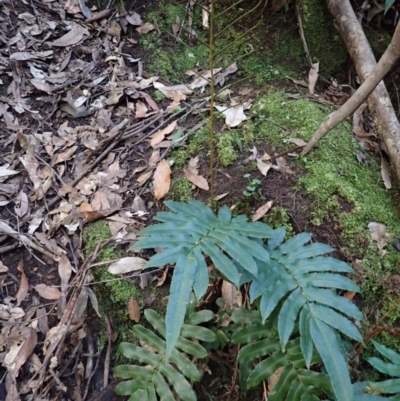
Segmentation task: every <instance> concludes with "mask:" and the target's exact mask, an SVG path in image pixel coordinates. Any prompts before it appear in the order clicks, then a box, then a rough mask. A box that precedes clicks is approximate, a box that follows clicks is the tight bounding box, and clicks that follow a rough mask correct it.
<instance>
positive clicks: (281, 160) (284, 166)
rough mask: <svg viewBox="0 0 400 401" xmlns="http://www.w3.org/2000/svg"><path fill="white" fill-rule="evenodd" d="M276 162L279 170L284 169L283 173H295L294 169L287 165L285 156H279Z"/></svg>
mask: <svg viewBox="0 0 400 401" xmlns="http://www.w3.org/2000/svg"><path fill="white" fill-rule="evenodd" d="M276 164H277V166H278V170H279V171H282V172H283V173H286V174H294V172H293V170H292V169H291V168H289V167H288V166H287V164H286V160H285V158H284V157H277V158H276Z"/></svg>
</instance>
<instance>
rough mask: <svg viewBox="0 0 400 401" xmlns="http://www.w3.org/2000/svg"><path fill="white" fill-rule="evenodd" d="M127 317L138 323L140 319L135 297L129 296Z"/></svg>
mask: <svg viewBox="0 0 400 401" xmlns="http://www.w3.org/2000/svg"><path fill="white" fill-rule="evenodd" d="M128 313H129V319H131V320H133V321H134V322H136V323H138V322H139V320H140V307H139V304H138V301H137V300H136V298H135V297H130V298H129V302H128Z"/></svg>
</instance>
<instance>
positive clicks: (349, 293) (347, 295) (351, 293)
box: [343, 291, 357, 301]
mask: <svg viewBox="0 0 400 401" xmlns="http://www.w3.org/2000/svg"><path fill="white" fill-rule="evenodd" d="M356 294H357V293H356V292H354V291H347V292H346V293H345V294H344V295H343V297H344V298H346V299H349V300H350V301H351V300H352V299H353V298H354V297H355V295H356Z"/></svg>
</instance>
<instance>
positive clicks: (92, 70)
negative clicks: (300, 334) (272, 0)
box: [0, 0, 400, 401]
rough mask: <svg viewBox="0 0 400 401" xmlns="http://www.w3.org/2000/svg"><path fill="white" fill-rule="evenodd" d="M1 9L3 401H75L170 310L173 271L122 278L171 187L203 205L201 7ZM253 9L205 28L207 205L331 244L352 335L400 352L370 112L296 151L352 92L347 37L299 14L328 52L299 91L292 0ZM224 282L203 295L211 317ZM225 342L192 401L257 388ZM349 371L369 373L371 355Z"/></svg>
mask: <svg viewBox="0 0 400 401" xmlns="http://www.w3.org/2000/svg"><path fill="white" fill-rule="evenodd" d="M80 3H81V2H80ZM310 4H313V2H312V1H310ZM2 5H3V8H2V9H0V39H1V40H0V42H1V43H2V44H1V45H0V115H1V116H2V118H1V119H0V143H1V146H2V149H3V151H2V153H1V155H0V164H1V165H0V206H1V209H0V218H1V221H0V234H1V243H0V290H1V292H0V296H1V298H0V320H1V322H2V324H1V325H0V329H1V331H0V361H1V363H2V367H1V368H0V378H1V377H4V378H7V379H4V380H2V379H0V400H1V399H2V397H3V398H4V399H5V395H6V394H7V397H9V398H7V400H8V399H14V400H18V399H27V398H26V397H29V396H32V394H34V396H33V397H34V399H35V400H39V399H43V400H44V399H58V400H63V399H65V400H84V399H86V398H88V397H89V396H90V395H91V394H92V393H93V392H94V391H99V390H100V389H101V388H102V387H103V385H104V384H107V381H108V380H109V381H110V382H113V381H114V379H113V377H112V366H114V365H115V364H118V363H121V362H124V358H123V357H122V355H121V354H119V351H118V344H119V343H120V342H121V341H135V339H134V338H133V334H132V333H131V327H132V325H133V324H134V322H138V321H140V322H141V323H142V321H143V315H142V312H143V310H144V309H146V308H153V309H156V310H158V311H160V312H161V313H162V312H163V310H165V305H166V301H167V299H168V283H169V278H170V273H171V272H170V270H171V269H168V268H165V269H163V270H157V271H152V272H150V273H142V272H141V268H142V267H143V265H140V262H138V263H139V264H138V265H137V266H134V267H133V268H132V266H131V270H129V271H128V273H127V270H126V266H125V265H123V260H124V257H125V256H136V257H138V258H141V260H143V261H145V260H146V259H148V257H149V254H148V253H138V252H135V253H133V252H127V249H128V247H129V244H131V243H132V242H133V241H135V240H136V239H137V233H138V232H139V231H140V229H142V228H143V227H145V226H147V225H149V224H151V223H152V222H153V217H154V216H155V215H156V213H157V212H158V211H161V210H165V209H166V208H165V206H164V205H163V201H164V200H166V199H172V200H176V201H181V202H187V201H190V200H192V199H198V200H201V201H203V202H205V203H207V202H208V201H209V196H210V190H209V186H210V171H209V158H210V151H209V140H208V138H209V119H208V115H209V109H208V104H209V103H208V102H209V99H208V90H209V87H208V83H207V81H206V80H204V79H203V80H202V79H199V74H200V75H203V76H207V74H209V66H208V54H209V52H208V49H207V46H205V44H204V41H205V40H206V39H207V35H206V29H205V28H204V26H203V25H204V24H205V22H204V20H202V12H201V8H200V7H199V6H198V5H196V4H194V3H193V14H194V18H193V21H191V22H190V18H188V11H187V9H186V8H185V7H186V4H184V3H182V4H178V3H171V4H162V3H153V4H148V3H147V2H139V1H134V2H132V3H131V4H125V6H122V5H118V6H114V8H113V9H112V10H110V12H109V14H108V15H104V16H103V18H99V19H93V20H92V21H90V17H89V15H85V16H84V15H83V14H85V13H86V12H88V11H85V13H82V10H81V8H80V7H79V5H78V2H77V3H75V2H67V3H65V4H64V2H62V1H60V2H58V1H51V2H48V1H41V0H37V1H34V2H31V3H25V2H18V3H17V2H12V1H11V2H8V1H3V3H2ZM93 5H95V6H97V9H98V10H102V9H104V8H105V5H101V4H93ZM240 7H242V8H240ZM253 7H254V9H253ZM262 9H263V5H259V6H256V5H255V4H253V5H252V4H251V2H249V3H244V4H243V5H241V6H236V7H233V8H232V9H231V10H230V11H229V12H228V13H227V14H225V15H224V16H222V17H221V18H219V19H218V18H217V19H216V22H215V27H216V31H217V33H221V35H219V37H218V39H216V41H215V43H214V51H215V53H217V56H216V57H215V60H214V67H215V68H217V69H218V70H217V71H216V79H217V82H218V85H217V90H218V91H219V92H220V93H219V95H218V96H217V105H218V107H219V108H218V110H219V114H218V115H217V119H216V130H215V149H216V155H217V156H216V157H217V158H216V166H215V191H216V193H215V195H216V199H217V200H218V207H221V206H222V205H227V206H228V207H229V208H230V210H231V211H232V213H234V214H235V215H238V214H245V215H247V216H248V217H249V219H253V220H254V221H255V220H259V221H263V222H265V223H267V224H269V225H270V226H272V227H273V228H277V227H280V226H284V227H285V228H286V230H287V236H288V237H290V236H292V235H294V234H297V233H301V232H309V233H312V235H313V237H312V240H313V241H314V242H322V243H325V244H329V245H330V246H332V247H333V248H334V249H335V250H336V251H335V252H334V255H333V256H335V257H337V258H339V259H341V260H344V261H346V262H347V263H349V264H350V265H351V266H352V267H353V268H354V270H355V272H356V274H354V277H352V278H353V280H355V281H356V283H357V284H358V285H359V286H360V288H361V294H354V295H353V296H352V301H353V302H355V303H356V304H357V305H358V306H359V307H360V308H361V309H362V311H363V313H364V315H365V317H366V323H365V324H364V326H363V327H362V331H363V333H364V334H365V335H367V334H368V333H370V332H371V331H373V330H375V331H378V332H379V333H380V334H379V335H378V336H377V337H376V338H377V339H379V341H381V342H382V343H384V344H386V345H387V346H389V347H391V348H392V349H395V350H397V351H400V344H399V343H398V341H397V340H396V339H395V338H394V337H392V336H391V335H390V334H388V333H387V332H386V331H387V330H386V328H387V327H388V328H391V329H394V330H397V329H399V321H400V320H399V319H400V303H399V302H398V300H399V291H398V284H399V282H400V254H399V249H398V248H400V246H397V242H396V237H397V236H400V214H399V208H398V205H399V187H398V184H397V183H395V181H394V176H393V174H392V173H391V172H390V163H389V161H388V159H387V155H386V153H385V150H384V149H383V148H382V146H383V145H382V143H381V142H380V141H379V139H378V138H376V136H375V134H374V131H373V127H372V125H371V119H370V116H369V112H368V109H364V110H363V111H362V112H361V113H359V115H358V116H357V117H358V119H357V118H356V119H353V121H352V122H346V123H343V124H341V125H340V126H339V127H338V128H337V129H335V130H334V131H333V132H331V133H329V134H328V135H327V137H326V138H325V139H324V140H322V141H321V143H320V144H319V146H318V147H317V149H315V150H314V151H313V152H312V153H310V154H309V155H307V156H306V157H302V156H301V155H300V150H301V146H303V145H304V143H305V142H306V141H307V140H308V139H309V138H310V137H311V136H312V134H313V133H314V132H315V130H316V129H317V128H318V126H319V124H320V123H321V122H322V120H323V119H324V117H325V116H326V115H327V114H328V113H329V112H330V111H331V110H334V109H336V108H337V107H338V106H339V105H341V104H342V103H343V102H344V101H345V100H346V99H347V98H348V97H349V92H350V91H349V87H355V86H356V78H355V76H354V73H353V70H352V68H351V66H350V63H349V61H348V60H347V57H346V52H345V50H344V45H343V44H342V43H341V42H340V40H339V39H338V38H337V36H335V34H332V32H335V31H334V30H333V31H332V30H329V29H333V26H332V23H331V22H330V23H329V24H330V25H329V27H328V23H327V22H326V21H330V19H329V14H326V13H327V11H326V10H324V9H322V10H320V9H319V8H318V7H317V9H315V10H302V11H303V15H302V17H303V18H304V25H305V27H304V29H305V36H306V39H307V40H309V45H310V53H311V55H312V56H313V58H314V57H315V59H318V60H319V61H320V76H319V79H318V81H317V83H316V84H315V83H314V84H311V85H312V88H313V91H314V94H310V93H309V88H310V86H309V85H310V82H309V73H310V66H309V65H308V64H307V60H306V57H305V56H304V51H303V44H302V42H301V39H300V35H299V33H298V28H297V26H296V14H295V12H294V11H293V10H291V9H289V11H287V12H286V11H283V10H281V11H279V12H276V13H275V12H273V11H272V10H271V9H270V8H269V7H267V8H266V9H265V10H264V14H265V15H264V17H265V18H264V20H261V19H260V18H259V17H260V12H261V10H262ZM240 15H244V17H243V19H240V20H239V21H237V22H235V23H234V24H231V21H235V20H236V18H238V16H240ZM313 18H316V21H315V20H313ZM322 19H323V20H322ZM322 28H323V29H326V31H325V32H321V29H322ZM248 30H249V31H248ZM314 31H315V32H314ZM188 32H189V33H190V34H187V33H188ZM313 34H314V36H313ZM336 35H337V34H336ZM369 35H370V36H372V37H375V39H376V37H377V36H379V33H377V32H376V31H374V30H373V29H371V30H370V33H369ZM315 37H317V39H315ZM177 38H178V39H177ZM378 39H379V40H378ZM378 39H377V40H376V42H384V39H385V38H378ZM381 39H382V40H381ZM324 41H325V42H324ZM377 51H379V50H377ZM190 71H192V73H190ZM193 71H194V72H193ZM188 72H189V73H188ZM311 75H312V74H311ZM349 76H352V77H353V78H352V79H351V80H350V82H349V78H348V77H349ZM397 82H399V77H398V76H397V75H396V74H393V75H391V76H390V77H389V78H388V83H389V84H390V87H391V89H393V90H392V91H393V94H395V93H396V83H397ZM393 101H394V103H395V104H396V105H397V106H398V104H397V103H396V102H398V100H397V99H396V96H394V98H393ZM390 176H392V177H393V182H391V180H390ZM121 260H122V262H121ZM138 260H139V259H138ZM117 261H120V262H119V263H118V262H117ZM110 266H114V267H115V266H117V267H115V269H114V271H113V273H110V272H109V267H110ZM221 284H222V283H221V280H218V279H216V280H215V281H214V282H213V284H212V288H213V290H212V292H211V294H210V295H209V297H208V299H207V302H206V303H207V307H209V308H210V309H213V310H215V311H217V310H218V308H219V307H218V306H217V305H219V303H218V302H217V301H218V299H222V300H223V301H224V299H223V298H224V295H223V294H222V293H221ZM225 301H226V300H225ZM74 308H75V309H74ZM73 309H74V312H73V313H72V312H71V311H72V310H73ZM16 344H17V345H16ZM22 345H24V347H22ZM18 347H20V348H18ZM107 351H108V353H107ZM233 352H236V351H235V350H232V349H228V350H226V349H225V350H221V352H218V353H216V355H214V357H213V358H212V360H211V363H210V365H209V371H208V373H207V372H206V373H205V374H204V378H203V380H202V381H201V382H200V383H199V384H196V385H195V390H196V393H197V395H198V398H199V399H201V400H213V399H217V398H218V399H238V398H239V397H242V399H248V400H259V399H261V397H262V394H263V389H259V390H257V391H255V392H252V393H250V394H247V395H243V396H240V395H239V393H238V391H237V387H236V383H235V382H234V381H232V377H235V374H236V373H237V372H235V369H236V367H235V365H234V364H233V363H232V353H233ZM371 353H372V350H370V349H368V348H367V349H366V350H365V351H364V355H370V354H371ZM364 355H363V356H364ZM6 356H8V357H6ZM55 359H56V360H57V363H55V362H54V361H55ZM51 361H52V367H51V368H48V366H49V364H50V362H51ZM221 361H222V362H221ZM53 363H54V364H53ZM353 370H354V372H353V374H354V375H355V376H357V377H360V378H363V379H365V378H368V371H366V370H365V366H364V364H363V363H362V362H361V363H360V364H358V365H357V366H354V367H353ZM7 372H8V374H7ZM101 394H102V395H99V393H95V395H94V396H93V398H92V399H96V400H99V399H103V398H101V397H105V398H104V399H106V398H107V400H108V401H110V400H111V397H112V396H111V395H110V393H107V394H105V393H104V392H103V393H101ZM11 397H12V398H11ZM18 397H19V398H18ZM115 398H116V399H119V398H121V397H116V396H115Z"/></svg>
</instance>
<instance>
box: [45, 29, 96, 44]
mask: <svg viewBox="0 0 400 401" xmlns="http://www.w3.org/2000/svg"><path fill="white" fill-rule="evenodd" d="M85 34H86V35H87V36H90V35H89V32H88V31H87V29H85V28H83V27H82V26H80V25H75V26H74V27H73V28H72V29H71V30H70V31H69V32H68V33H66V34H65V35H64V36H61V38H58V39H56V40H54V41H53V43H52V45H53V46H57V47H67V46H71V45H76V44H77V43H79V42H80V41H81V40H82V39H83V36H84V35H85Z"/></svg>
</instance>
